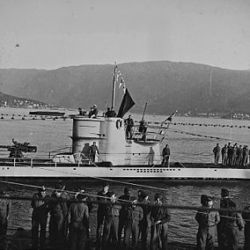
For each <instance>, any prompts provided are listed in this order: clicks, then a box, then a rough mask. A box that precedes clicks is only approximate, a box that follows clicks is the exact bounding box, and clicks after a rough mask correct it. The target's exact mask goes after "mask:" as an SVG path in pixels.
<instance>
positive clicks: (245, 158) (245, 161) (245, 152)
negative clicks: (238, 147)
mask: <svg viewBox="0 0 250 250" xmlns="http://www.w3.org/2000/svg"><path fill="white" fill-rule="evenodd" d="M248 158H249V149H248V146H247V145H245V146H244V147H243V166H244V167H246V166H247V164H248Z"/></svg>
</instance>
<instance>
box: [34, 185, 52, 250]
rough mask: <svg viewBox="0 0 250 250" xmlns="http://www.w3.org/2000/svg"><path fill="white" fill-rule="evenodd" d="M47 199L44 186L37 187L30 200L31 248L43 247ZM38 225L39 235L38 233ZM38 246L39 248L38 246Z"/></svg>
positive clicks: (35, 249)
mask: <svg viewBox="0 0 250 250" xmlns="http://www.w3.org/2000/svg"><path fill="white" fill-rule="evenodd" d="M48 199H49V197H48V196H47V195H46V189H45V187H44V186H42V187H40V188H38V193H35V194H34V195H33V198H32V201H31V207H32V208H33V212H32V248H33V249H34V250H37V249H40V250H42V249H44V247H45V239H46V225H47V218H48V211H49V209H48ZM39 227H40V235H39ZM39 246H40V248H39Z"/></svg>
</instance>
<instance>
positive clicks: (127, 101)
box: [117, 89, 135, 118]
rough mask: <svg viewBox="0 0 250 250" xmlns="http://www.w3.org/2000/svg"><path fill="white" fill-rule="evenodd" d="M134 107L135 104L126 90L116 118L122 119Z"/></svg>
mask: <svg viewBox="0 0 250 250" xmlns="http://www.w3.org/2000/svg"><path fill="white" fill-rule="evenodd" d="M134 105H135V102H134V101H133V99H132V97H131V95H130V94H129V92H128V90H127V89H126V90H125V94H124V96H123V98H122V102H121V106H120V108H119V111H118V115H117V117H121V118H122V117H123V116H124V115H125V114H126V113H127V112H128V111H129V110H130V109H131V108H132V107H133V106H134Z"/></svg>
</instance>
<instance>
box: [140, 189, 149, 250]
mask: <svg viewBox="0 0 250 250" xmlns="http://www.w3.org/2000/svg"><path fill="white" fill-rule="evenodd" d="M138 198H139V199H138V201H139V203H140V205H141V207H142V210H143V218H142V220H141V221H140V224H139V228H140V233H141V243H142V249H143V250H144V249H147V248H148V247H147V242H148V232H149V228H150V226H151V223H150V222H151V221H150V211H151V210H150V206H149V204H150V201H149V200H148V195H147V194H146V193H145V192H143V191H141V195H140V197H138Z"/></svg>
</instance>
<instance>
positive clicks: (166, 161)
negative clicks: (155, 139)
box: [161, 144, 170, 167]
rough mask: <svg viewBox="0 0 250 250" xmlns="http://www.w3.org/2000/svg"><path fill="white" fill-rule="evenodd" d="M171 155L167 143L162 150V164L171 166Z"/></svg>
mask: <svg viewBox="0 0 250 250" xmlns="http://www.w3.org/2000/svg"><path fill="white" fill-rule="evenodd" d="M169 157H170V148H169V146H168V145H167V144H166V146H165V147H164V148H163V150H162V162H161V165H162V166H167V167H169Z"/></svg>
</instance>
